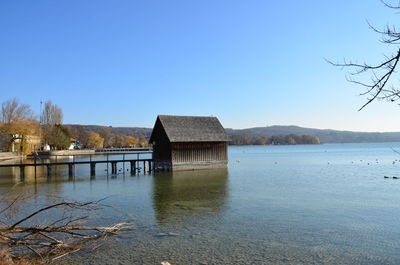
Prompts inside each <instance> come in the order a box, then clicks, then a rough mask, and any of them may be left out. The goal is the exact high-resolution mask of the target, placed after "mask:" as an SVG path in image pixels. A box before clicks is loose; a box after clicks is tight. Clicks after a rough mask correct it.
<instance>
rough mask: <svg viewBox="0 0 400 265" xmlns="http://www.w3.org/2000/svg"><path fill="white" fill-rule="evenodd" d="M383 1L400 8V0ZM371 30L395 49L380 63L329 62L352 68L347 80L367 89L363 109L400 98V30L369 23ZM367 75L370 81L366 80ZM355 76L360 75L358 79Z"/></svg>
mask: <svg viewBox="0 0 400 265" xmlns="http://www.w3.org/2000/svg"><path fill="white" fill-rule="evenodd" d="M381 2H382V3H383V4H384V5H385V6H386V7H388V8H390V9H396V10H397V9H400V2H398V3H397V4H391V3H390V2H387V1H385V0H381ZM368 25H369V27H370V28H371V30H373V31H374V32H376V33H378V34H379V35H381V42H382V43H384V44H389V45H393V51H392V53H391V54H390V55H384V58H383V60H382V61H381V62H378V63H374V64H371V63H361V64H360V63H354V62H351V61H350V62H348V61H344V62H343V63H333V62H331V61H328V62H329V63H331V64H333V65H335V66H339V67H343V68H348V69H350V71H349V76H348V77H347V80H348V81H350V82H353V83H355V84H358V85H361V86H363V87H364V88H365V91H364V92H363V93H361V95H362V96H367V102H366V103H365V104H364V105H362V106H361V108H360V109H359V110H362V109H363V108H364V107H366V106H367V105H368V104H370V103H371V102H372V101H374V100H388V101H390V102H395V101H397V100H399V99H400V86H399V75H398V73H397V71H396V70H397V69H398V67H399V60H400V31H399V30H398V29H397V28H396V27H395V26H390V25H386V27H385V28H383V29H382V30H379V29H377V28H376V27H374V26H372V25H371V24H370V23H368ZM365 75H366V76H367V79H369V81H364V80H365ZM355 76H358V78H357V79H356V78H355Z"/></svg>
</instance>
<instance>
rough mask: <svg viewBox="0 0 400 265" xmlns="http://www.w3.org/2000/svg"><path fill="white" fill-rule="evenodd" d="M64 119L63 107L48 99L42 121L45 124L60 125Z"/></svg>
mask: <svg viewBox="0 0 400 265" xmlns="http://www.w3.org/2000/svg"><path fill="white" fill-rule="evenodd" d="M62 120H63V113H62V109H61V108H60V107H59V106H57V105H56V104H53V103H52V102H51V101H50V100H48V101H46V102H45V103H44V109H43V112H42V115H41V123H42V124H45V125H60V124H62Z"/></svg>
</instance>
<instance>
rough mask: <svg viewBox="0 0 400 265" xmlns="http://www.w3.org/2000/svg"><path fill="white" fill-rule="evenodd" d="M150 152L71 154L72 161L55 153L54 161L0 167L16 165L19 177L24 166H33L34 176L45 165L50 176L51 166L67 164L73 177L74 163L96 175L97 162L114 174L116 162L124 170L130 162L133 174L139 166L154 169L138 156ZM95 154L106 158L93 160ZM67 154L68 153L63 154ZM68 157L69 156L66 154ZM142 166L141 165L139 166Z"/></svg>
mask: <svg viewBox="0 0 400 265" xmlns="http://www.w3.org/2000/svg"><path fill="white" fill-rule="evenodd" d="M151 153H152V152H135V153H119V154H115V153H113V154H110V155H112V156H115V155H118V156H122V159H109V154H108V153H102V154H96V155H89V159H88V160H81V161H80V160H78V161H77V160H76V156H78V155H73V156H72V157H73V158H72V161H58V157H60V156H61V157H62V156H64V155H55V161H54V162H40V163H38V161H37V160H38V159H36V157H35V159H34V162H33V163H32V162H31V163H16V164H0V168H6V167H18V168H19V172H20V177H21V178H23V177H25V168H26V167H34V168H35V170H34V172H35V177H36V168H37V167H46V168H47V176H48V177H51V176H52V169H53V167H57V166H68V176H69V177H73V176H74V175H75V166H76V165H83V164H87V165H89V166H90V176H92V177H93V176H95V175H96V165H97V164H107V174H108V166H109V165H110V166H111V174H112V175H115V174H118V169H117V168H118V167H117V164H118V163H123V168H124V172H125V163H129V164H130V173H131V174H132V175H135V174H137V173H139V171H140V168H142V169H143V173H144V174H146V172H147V173H151V172H152V171H153V170H154V167H153V159H152V158H140V155H143V154H151ZM97 155H102V156H106V159H102V160H93V159H92V158H93V156H97ZM126 155H131V156H132V155H136V158H126ZM65 156H68V155H65ZM68 157H70V156H68ZM140 166H142V167H140Z"/></svg>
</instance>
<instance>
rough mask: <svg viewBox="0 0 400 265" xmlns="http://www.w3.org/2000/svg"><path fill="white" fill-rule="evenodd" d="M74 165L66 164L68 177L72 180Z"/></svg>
mask: <svg viewBox="0 0 400 265" xmlns="http://www.w3.org/2000/svg"><path fill="white" fill-rule="evenodd" d="M74 167H75V165H74V164H68V177H69V178H73V177H74Z"/></svg>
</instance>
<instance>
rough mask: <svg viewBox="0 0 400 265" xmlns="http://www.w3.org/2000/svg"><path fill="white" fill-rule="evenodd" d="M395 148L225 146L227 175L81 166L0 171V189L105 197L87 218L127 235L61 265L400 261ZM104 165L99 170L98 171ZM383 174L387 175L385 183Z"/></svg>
mask: <svg viewBox="0 0 400 265" xmlns="http://www.w3.org/2000/svg"><path fill="white" fill-rule="evenodd" d="M392 148H394V149H395V150H398V151H400V143H376V144H373V143H370V144H324V145H298V146H243V147H235V146H233V147H229V166H228V169H227V170H203V171H190V172H178V173H173V174H171V173H158V174H154V175H153V174H152V175H139V176H130V174H129V172H126V173H125V174H124V173H122V172H125V171H126V170H125V171H124V170H123V169H122V168H121V170H120V172H121V173H120V174H118V175H117V176H112V177H111V176H107V174H106V171H105V169H104V168H101V167H99V168H98V169H97V176H96V177H95V178H90V177H89V169H88V168H89V166H88V165H86V166H81V167H80V166H79V167H77V168H76V177H75V178H73V179H71V178H70V179H69V178H68V173H67V172H68V171H67V169H64V168H60V169H58V170H57V171H55V173H54V174H55V175H54V176H53V177H51V178H46V177H45V176H44V175H45V174H43V176H42V177H39V178H37V180H36V181H35V180H34V178H33V176H32V175H29V174H27V176H26V177H25V180H24V181H21V180H20V178H19V177H18V174H13V172H12V171H11V170H10V169H7V170H5V169H2V171H0V173H1V175H2V177H1V178H0V194H2V195H3V196H11V195H10V194H13V195H15V194H30V195H31V196H32V197H31V199H30V201H29V203H27V204H26V205H22V206H21V208H23V209H22V210H23V211H25V212H26V213H29V212H30V210H31V209H32V208H31V207H32V205H33V204H35V203H37V204H43V205H44V204H46V203H49V202H51V201H52V200H53V199H54V196H60V197H66V198H70V199H74V200H78V201H88V200H98V199H101V198H105V197H107V199H106V200H105V202H104V203H106V204H107V205H110V206H112V207H105V208H103V209H101V210H99V211H98V212H97V214H96V215H93V216H92V221H91V222H93V223H97V224H102V225H107V224H112V223H118V222H124V221H132V222H133V224H134V226H135V230H133V231H130V232H127V233H124V234H121V235H118V236H115V237H112V238H108V239H107V241H105V242H104V245H103V246H101V247H99V248H98V249H96V250H94V251H83V252H80V253H79V254H74V255H70V256H68V257H66V258H64V259H60V260H58V262H59V263H62V264H161V262H162V261H168V262H170V263H171V264H172V265H174V264H400V240H399V238H400V225H399V221H400V179H393V178H392V177H393V176H398V177H400V170H399V169H400V161H399V160H400V154H397V153H395V152H394V151H393V150H392ZM102 172H103V173H102ZM384 176H388V177H389V178H384Z"/></svg>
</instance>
